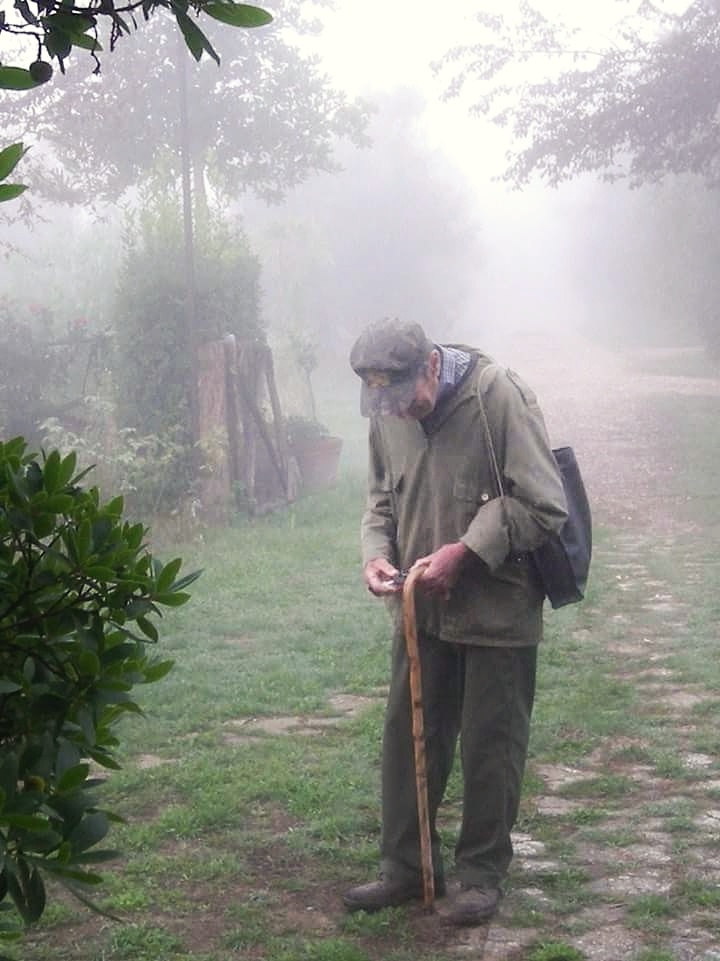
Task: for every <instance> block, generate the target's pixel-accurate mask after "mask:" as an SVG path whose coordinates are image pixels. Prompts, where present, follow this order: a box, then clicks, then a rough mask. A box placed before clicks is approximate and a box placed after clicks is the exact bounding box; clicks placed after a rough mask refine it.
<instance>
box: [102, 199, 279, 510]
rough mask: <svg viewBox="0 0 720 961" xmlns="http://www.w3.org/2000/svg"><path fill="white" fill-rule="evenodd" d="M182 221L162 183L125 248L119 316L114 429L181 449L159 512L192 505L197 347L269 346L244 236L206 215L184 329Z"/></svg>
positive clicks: (175, 201)
mask: <svg viewBox="0 0 720 961" xmlns="http://www.w3.org/2000/svg"><path fill="white" fill-rule="evenodd" d="M181 212H182V208H181V205H180V202H179V198H178V197H177V196H175V195H174V194H173V191H172V190H171V189H170V190H169V189H168V187H167V184H166V183H165V184H162V183H155V184H154V185H151V186H150V187H148V188H147V192H146V193H145V194H144V205H143V212H142V214H141V215H140V217H139V219H138V221H137V222H135V223H133V224H132V225H131V228H130V230H129V232H128V236H127V239H126V250H125V258H124V263H123V266H122V270H121V276H120V282H119V287H118V294H117V301H116V307H115V330H116V345H117V353H116V370H115V382H116V386H117V421H118V425H119V426H120V427H121V428H132V429H133V430H135V431H137V433H138V434H139V435H142V436H148V435H154V436H156V437H157V438H160V439H161V440H162V442H163V443H166V444H167V442H168V441H171V442H172V444H174V445H177V449H176V450H175V452H174V455H173V458H172V460H171V462H170V463H169V464H168V465H167V466H166V469H165V471H164V474H163V479H162V502H163V503H162V507H163V509H172V508H173V507H175V506H176V505H177V504H178V502H179V501H181V500H183V499H184V498H186V497H187V496H188V495H189V494H190V492H191V491H192V488H193V484H194V482H195V480H196V476H197V470H198V463H197V457H198V454H197V451H195V450H194V449H193V442H194V441H196V440H197V438H196V437H193V436H192V422H193V410H192V407H193V398H194V396H195V392H196V385H197V379H198V365H197V347H198V346H199V345H201V344H203V343H206V342H208V341H212V340H217V339H219V338H220V337H222V336H224V335H225V334H227V333H234V334H236V335H237V336H238V337H239V338H240V339H244V340H253V339H256V338H263V337H264V335H263V333H262V328H261V325H260V320H259V314H258V296H259V294H258V278H259V266H258V263H257V260H256V259H255V257H253V255H252V254H251V253H250V250H249V247H248V244H247V241H246V239H245V237H244V235H243V234H242V232H241V231H240V230H239V229H237V228H235V227H233V226H232V225H230V224H229V223H228V222H227V221H226V220H225V219H223V217H222V216H220V215H212V214H209V213H206V216H204V217H202V218H198V221H199V223H198V226H197V229H196V234H195V248H194V249H195V281H196V283H195V309H196V315H195V318H194V327H193V330H189V329H188V316H187V307H186V302H187V296H188V289H187V280H188V278H187V261H186V257H185V250H184V242H185V241H184V233H183V222H182V216H181ZM155 488H156V489H155V491H154V492H150V493H149V494H148V497H152V496H153V495H154V493H157V485H155Z"/></svg>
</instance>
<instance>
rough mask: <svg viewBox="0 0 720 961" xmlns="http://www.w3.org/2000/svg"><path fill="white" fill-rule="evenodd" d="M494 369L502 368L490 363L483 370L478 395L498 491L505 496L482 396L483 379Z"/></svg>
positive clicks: (479, 380) (479, 379)
mask: <svg viewBox="0 0 720 961" xmlns="http://www.w3.org/2000/svg"><path fill="white" fill-rule="evenodd" d="M492 369H495V370H499V369H500V368H499V367H498V365H497V364H488V365H487V367H485V368H483V370H482V371H481V373H480V376H479V377H478V383H477V396H478V402H479V404H480V413H481V414H482V419H483V424H484V425H485V437H486V438H487V445H488V451H489V452H490V462H491V464H492V468H493V473H494V474H495V480H496V482H497V486H498V491H499V493H500V496H501V497H504V496H505V488H504V487H503V482H502V474H501V472H500V466H499V464H498V459H497V454H496V453H495V444H493V439H492V434H491V433H490V424H489V423H488V419H487V413H486V412H485V404H484V403H483V398H482V385H483V380H484V379H485V374H487V372H488V371H489V370H492Z"/></svg>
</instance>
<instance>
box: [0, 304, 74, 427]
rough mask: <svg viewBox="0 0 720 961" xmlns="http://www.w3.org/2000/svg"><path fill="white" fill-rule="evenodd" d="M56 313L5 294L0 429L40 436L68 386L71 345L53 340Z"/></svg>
mask: <svg viewBox="0 0 720 961" xmlns="http://www.w3.org/2000/svg"><path fill="white" fill-rule="evenodd" d="M53 334H54V330H53V323H52V316H51V314H50V312H49V311H48V310H46V309H45V308H43V307H41V306H38V305H32V306H31V307H29V308H27V309H24V308H22V307H20V306H19V305H18V304H16V303H15V302H14V301H12V300H10V299H9V298H8V297H0V431H2V432H3V433H5V436H9V437H14V436H15V435H16V434H23V435H24V436H26V437H36V436H37V427H38V423H39V422H40V421H41V420H43V419H44V418H46V417H49V416H50V415H51V414H53V413H54V412H55V411H56V408H57V400H58V398H62V397H63V394H64V393H65V391H66V389H67V387H68V372H69V370H70V367H71V359H72V347H71V345H68V346H67V347H65V348H56V347H52V346H51V341H52V338H53Z"/></svg>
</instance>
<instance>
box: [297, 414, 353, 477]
mask: <svg viewBox="0 0 720 961" xmlns="http://www.w3.org/2000/svg"><path fill="white" fill-rule="evenodd" d="M286 429H287V439H288V450H289V453H290V455H291V456H292V457H294V458H295V460H296V461H297V465H298V469H299V471H300V478H301V480H302V488H303V490H304V491H314V490H322V489H323V488H325V487H332V485H333V484H335V482H336V481H337V475H338V466H339V464H340V452H341V450H342V438H341V437H335V436H333V435H332V434H331V433H330V431H329V430H328V429H327V427H326V426H325V425H324V424H321V423H320V421H318V420H315V419H314V418H310V417H300V416H291V417H288V418H287V420H286Z"/></svg>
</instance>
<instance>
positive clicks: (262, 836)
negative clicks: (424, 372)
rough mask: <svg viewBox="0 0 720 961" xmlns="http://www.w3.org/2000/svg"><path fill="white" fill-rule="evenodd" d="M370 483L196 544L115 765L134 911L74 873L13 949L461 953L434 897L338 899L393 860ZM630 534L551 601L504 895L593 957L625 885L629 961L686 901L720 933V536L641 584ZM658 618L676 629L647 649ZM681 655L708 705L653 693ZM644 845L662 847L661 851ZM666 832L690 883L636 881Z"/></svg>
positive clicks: (130, 957) (654, 566)
mask: <svg viewBox="0 0 720 961" xmlns="http://www.w3.org/2000/svg"><path fill="white" fill-rule="evenodd" d="M688 400H689V401H690V400H692V399H688ZM686 415H687V416H692V418H693V419H694V420H693V423H695V424H696V426H697V427H698V429H701V428H702V425H703V424H704V425H705V428H706V429H708V430H709V429H710V425H711V424H714V423H715V418H716V405H715V406H713V407H711V406H710V405H708V404H702V403H694V404H691V405H690V406H689V407H688V409H687V410H686V411H677V414H676V416H677V418H678V422H679V425H680V426H681V425H682V424H683V423H686V422H687V417H686ZM672 416H675V415H674V414H673V412H672V411H671V410H670V409H669V410H668V417H669V418H671V417H672ZM692 456H695V455H693V454H692V452H691V453H690V454H688V458H689V459H686V465H687V471H688V473H689V475H690V474H693V472H695V473H696V474H697V475H698V476H699V474H700V473H701V472H702V477H703V478H704V480H703V484H705V485H707V472H708V470H715V471H717V469H718V465H720V456H718V451H717V449H716V450H715V451H714V453H713V452H712V451H708V450H707V448H704V449H703V450H702V451H701V452H698V454H697V456H696V461H695V462H694V461H692ZM702 490H703V493H707V490H706V487H702ZM363 498H364V492H363V481H362V476H361V474H360V473H359V472H358V473H355V472H350V473H348V474H347V475H346V476H344V477H343V478H342V480H341V482H340V483H339V485H338V486H337V487H336V488H335V489H334V490H332V491H330V492H329V493H328V494H326V495H323V496H313V497H308V498H306V499H304V500H303V501H302V502H300V503H298V504H297V505H295V506H294V507H293V508H291V509H289V510H287V511H285V512H284V513H281V514H277V515H274V516H271V517H265V518H262V519H258V520H255V521H248V520H245V519H239V520H238V521H237V524H236V525H235V526H233V527H230V528H228V529H226V530H224V531H217V532H212V533H208V534H207V535H206V540H205V542H204V543H202V544H190V545H185V546H183V547H180V548H179V549H178V550H179V552H180V553H182V554H183V556H184V557H185V559H186V564H187V569H191V568H193V567H201V568H203V570H204V574H203V576H202V578H201V579H200V581H199V582H198V583H197V584H196V585H195V586H194V588H193V600H192V601H191V603H190V604H189V605H187V607H185V608H183V609H180V610H178V611H173V612H171V613H170V614H169V615H168V616H166V618H165V621H164V632H163V640H162V642H161V648H162V651H161V653H162V655H163V656H168V655H170V656H172V657H173V658H175V660H176V667H175V669H174V670H173V671H172V672H171V674H170V675H169V676H168V677H167V678H166V679H165V680H164V681H163V682H161V683H160V684H157V685H152V686H151V687H148V689H147V690H146V692H144V694H145V696H144V698H142V703H143V705H144V707H145V710H146V714H147V716H146V718H145V719H132V720H128V721H127V722H126V724H125V727H124V729H123V733H124V740H125V755H124V758H123V763H124V767H123V770H122V771H120V772H117V773H114V774H113V775H112V776H111V777H110V779H109V780H108V782H107V785H106V786H105V787H104V789H103V791H104V795H105V798H106V799H107V803H108V805H109V806H110V807H112V808H114V809H116V810H119V811H120V812H121V813H122V814H123V815H124V816H125V818H126V819H127V823H126V824H125V825H121V826H118V827H117V828H115V829H114V830H113V832H112V842H113V846H114V847H117V848H119V849H120V850H122V851H123V852H125V853H124V857H123V859H122V861H121V862H119V863H117V864H115V865H113V866H111V867H110V868H109V869H108V870H107V872H106V883H105V885H104V886H103V887H102V889H100V891H99V892H98V893H96V898H97V900H98V903H99V904H100V905H101V906H102V908H103V909H105V910H106V911H107V912H109V913H110V914H112V915H114V916H115V918H117V919H119V920H111V919H110V918H108V917H102V916H97V915H94V914H92V913H91V912H90V911H88V910H87V909H86V908H84V907H83V906H81V905H79V904H78V903H77V902H75V901H74V900H72V899H70V898H68V897H67V896H66V895H64V894H63V893H61V892H58V891H57V890H56V889H54V888H53V889H51V904H50V907H49V908H48V911H47V913H46V916H45V918H44V919H43V921H42V923H41V924H40V925H39V926H38V927H37V928H35V929H33V930H32V931H31V932H30V933H29V934H28V936H27V937H26V938H25V939H24V941H23V942H22V943H21V944H19V945H16V946H13V947H11V948H9V949H8V950H7V953H8V955H9V956H10V957H11V958H12V959H14V961H20V959H22V961H50V959H53V961H236V959H239V958H246V959H258V961H296V959H297V961H303V959H305V961H380V959H382V961H410V959H414V961H451V959H453V958H457V957H458V953H457V952H458V936H457V934H455V933H454V932H448V931H446V930H445V929H443V928H441V926H439V925H438V924H437V923H435V921H434V919H433V918H427V917H425V916H423V915H421V914H420V912H419V911H418V909H416V908H409V909H398V910H393V911H386V912H382V913H381V914H379V915H375V916H372V917H371V916H365V915H356V916H347V915H346V914H345V913H344V912H343V911H342V907H341V903H340V897H341V894H342V891H343V889H344V888H345V887H346V886H348V885H350V884H352V883H356V882H359V881H362V880H366V879H371V878H372V877H374V876H375V871H376V866H377V839H378V830H379V821H378V784H379V774H378V771H379V767H378V762H379V755H380V738H381V726H382V702H383V693H384V685H385V684H386V683H387V676H388V665H389V646H388V634H389V631H388V624H387V621H386V615H385V611H384V608H383V606H382V604H381V603H379V602H378V601H376V600H375V599H373V598H371V597H370V596H369V594H368V593H367V591H366V590H365V589H364V587H363V585H362V582H361V579H360V573H359V551H358V522H359V516H360V513H361V510H362V504H363ZM690 509H691V507H688V510H690ZM616 534H617V532H615V531H613V530H608V529H598V531H597V553H596V561H595V566H594V570H593V578H592V584H591V587H590V592H589V595H588V598H587V600H586V602H585V603H584V604H582V605H577V606H575V607H572V608H566V609H564V610H562V611H559V612H555V613H553V614H552V615H550V616H549V617H548V630H547V640H546V642H545V644H544V646H543V649H542V655H541V659H540V675H539V685H538V696H537V705H536V714H535V719H534V728H533V737H532V743H531V751H530V762H529V767H528V772H527V777H526V783H525V792H524V798H523V804H522V811H521V818H520V822H519V824H518V856H517V857H516V861H515V862H514V864H513V869H512V874H511V877H510V879H509V884H508V897H507V898H506V901H505V905H504V907H503V913H502V926H503V928H504V929H506V930H508V931H510V932H511V933H512V932H513V931H514V932H516V933H517V937H518V939H519V940H520V942H523V938H524V939H525V940H524V942H523V943H525V944H526V953H525V954H523V955H522V957H524V958H527V959H528V961H562V959H567V961H576V959H582V958H584V957H586V954H584V953H583V949H582V944H583V940H582V939H583V937H586V936H587V932H589V931H591V930H592V928H593V924H595V923H597V920H598V919H597V917H596V915H594V914H593V911H597V910H598V909H601V910H603V911H605V912H612V911H613V910H614V911H616V912H617V905H618V902H620V903H622V904H623V905H624V915H623V919H622V923H623V924H624V925H625V928H626V929H627V930H628V931H629V932H630V935H631V936H632V938H635V939H637V940H636V941H633V944H634V945H635V947H634V948H633V951H634V953H631V954H628V955H627V958H628V961H630V959H631V958H635V959H638V961H639V959H641V958H644V959H646V961H653V959H655V961H661V959H663V961H673V959H674V958H676V955H675V954H673V949H672V946H670V947H668V945H669V944H670V942H671V941H672V933H673V931H674V930H675V928H674V925H675V924H676V923H678V919H687V918H688V917H689V916H692V918H693V919H694V920H693V923H694V924H696V925H697V927H698V930H700V931H703V932H706V933H708V932H709V936H710V937H712V936H715V935H720V931H719V930H718V922H717V908H718V906H719V905H720V894H719V893H718V891H719V889H718V878H717V874H715V875H713V874H712V872H705V873H704V872H703V870H701V869H700V867H699V861H700V860H701V857H700V856H701V855H702V856H703V857H708V858H711V859H714V860H715V862H716V861H717V855H718V849H719V846H720V839H719V837H718V834H713V833H712V832H711V831H709V830H706V829H705V828H704V827H703V824H704V822H703V821H702V818H703V817H704V816H706V815H707V811H708V810H711V809H713V810H714V809H715V808H717V807H718V805H719V804H720V791H719V790H718V786H719V785H720V769H719V767H718V748H719V747H720V742H719V741H718V734H717V718H718V709H719V708H720V668H719V667H718V659H717V656H716V641H717V629H716V625H717V613H718V609H717V603H718V602H717V600H716V588H715V587H713V585H717V583H718V577H719V575H720V558H719V557H718V555H717V552H716V550H715V548H714V547H713V545H712V544H711V543H709V542H708V541H704V542H703V543H704V546H699V544H697V543H692V542H689V541H687V540H683V539H682V538H679V539H678V540H677V542H676V543H674V544H672V545H671V546H670V547H668V548H667V549H666V550H665V551H664V552H662V553H657V554H655V553H653V551H652V550H648V551H647V554H646V556H644V558H643V561H644V564H645V566H646V574H645V575H644V580H643V579H640V580H639V581H638V584H637V585H636V586H635V587H634V588H631V589H630V590H626V591H624V592H622V593H621V594H619V593H618V591H617V579H616V578H617V574H616V566H614V565H616V564H617V557H618V554H617V550H618V549H617V546H616ZM710 540H712V538H711V539H710ZM698 552H700V553H701V555H702V558H701V559H702V571H701V575H700V576H699V577H698V578H697V579H694V580H689V581H688V582H687V584H686V585H684V588H683V602H684V603H685V604H686V605H687V607H686V608H683V609H682V610H683V611H685V613H684V614H682V615H676V614H674V615H673V619H674V620H675V621H677V620H678V618H680V619H682V622H683V623H682V625H681V626H682V629H680V628H676V629H672V630H670V629H669V628H668V623H667V622H668V619H669V615H668V614H667V613H664V612H662V611H658V612H657V613H654V612H653V611H652V610H649V611H648V612H646V614H645V615H644V617H645V620H643V623H642V625H641V626H638V628H637V631H635V630H634V628H633V623H634V620H633V619H634V618H636V615H637V612H638V610H640V609H642V605H643V603H645V601H646V596H647V587H646V584H647V583H658V582H661V581H662V580H663V578H671V577H672V576H673V573H672V572H673V571H674V570H677V569H678V567H677V566H678V565H679V564H681V563H684V562H685V561H686V560H687V558H688V557H689V556H697V555H698ZM611 562H612V563H611ZM668 582H670V581H668ZM650 631H655V632H656V637H657V644H656V645H648V646H646V648H643V646H642V644H643V643H644V642H643V639H642V637H641V636H640V634H641V633H643V632H644V633H647V632H650ZM638 632H639V633H638ZM635 634H637V637H635ZM633 637H635V641H636V642H637V643H636V647H635V648H629V649H627V650H625V652H624V653H622V651H623V648H622V644H623V643H627V642H628V638H630V639H631V640H632V638H633ZM689 638H692V641H693V643H689V642H688V639H689ZM645 650H647V653H652V654H653V655H656V654H658V655H662V658H661V659H660V660H659V661H657V662H654V661H652V662H651V661H649V660H648V658H647V656H646V655H645V654H644V653H643V652H644V651H645ZM653 665H654V666H655V667H656V668H657V671H658V672H659V673H658V674H657V678H656V677H655V676H650V677H649V678H648V676H647V669H648V667H653ZM663 671H664V672H669V673H668V674H663V673H662V672H663ZM668 678H669V679H670V680H667V679H668ZM663 679H665V681H666V682H667V683H668V684H673V685H675V687H676V688H678V689H685V690H687V691H688V692H689V693H690V694H694V695H695V696H696V697H695V700H692V698H690V699H689V700H688V707H687V710H686V711H685V712H682V713H680V714H678V712H677V711H675V712H673V711H672V710H671V709H670V708H671V706H672V705H671V702H670V701H668V700H667V699H665V697H664V695H661V694H658V690H659V689H655V690H654V691H653V688H652V684H653V683H656V682H657V683H663ZM689 758H695V761H694V762H692V763H691V762H690V761H689ZM708 759H709V760H708ZM713 785H714V787H713ZM713 792H714V793H713ZM458 796H459V781H458V779H457V775H455V776H454V779H453V780H452V781H451V786H450V791H449V795H448V799H447V802H446V804H445V805H444V806H443V810H442V816H441V820H442V835H443V838H444V841H445V843H446V846H447V852H446V855H447V860H448V862H449V863H450V864H451V863H452V844H453V840H454V834H455V829H456V825H457V819H458V816H459V807H458ZM713 805H714V808H713ZM642 846H644V847H645V848H652V849H653V850H654V851H655V853H656V854H657V855H658V859H657V864H656V863H655V861H648V862H643V860H642V859H643V854H642V851H641V850H640V847H642ZM661 851H662V852H668V857H669V858H670V859H671V861H672V865H673V868H672V871H670V872H669V875H670V876H671V877H670V886H669V887H668V888H667V890H663V891H661V892H660V893H658V892H656V891H652V890H648V891H647V892H643V891H642V890H638V892H637V893H635V894H632V893H631V894H626V895H623V896H619V895H618V893H617V892H618V891H619V890H621V887H619V886H616V887H613V884H615V885H620V884H621V881H622V878H623V877H625V876H626V875H628V874H632V872H633V871H634V872H635V875H634V876H636V877H637V878H638V879H642V878H644V877H647V876H648V875H649V874H652V872H653V871H654V870H655V867H658V869H660V868H661V867H662V863H663V862H662V860H661V859H660V858H659V853H660V852H661ZM645 857H648V855H647V853H646V855H645ZM613 917H614V915H613ZM603 924H605V921H603ZM527 932H530V933H529V934H527ZM575 944H578V945H580V947H573V946H572V945H575ZM468 956H469V955H468ZM512 956H513V957H520V955H517V954H516V955H512ZM478 957H480V955H478ZM677 957H679V955H677ZM623 961H624V958H623Z"/></svg>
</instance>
